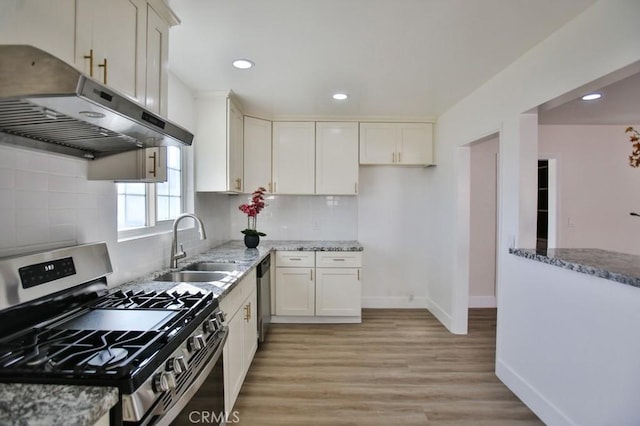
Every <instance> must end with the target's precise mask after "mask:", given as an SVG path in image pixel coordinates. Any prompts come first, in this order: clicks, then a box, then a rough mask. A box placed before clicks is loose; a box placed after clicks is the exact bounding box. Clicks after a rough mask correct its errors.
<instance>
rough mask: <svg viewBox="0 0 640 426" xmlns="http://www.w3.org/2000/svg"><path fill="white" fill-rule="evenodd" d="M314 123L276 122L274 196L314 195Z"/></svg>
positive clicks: (274, 137)
mask: <svg viewBox="0 0 640 426" xmlns="http://www.w3.org/2000/svg"><path fill="white" fill-rule="evenodd" d="M315 136H316V133H315V123H314V122H284V121H281V122H274V123H273V191H272V192H273V193H275V194H313V193H314V192H315Z"/></svg>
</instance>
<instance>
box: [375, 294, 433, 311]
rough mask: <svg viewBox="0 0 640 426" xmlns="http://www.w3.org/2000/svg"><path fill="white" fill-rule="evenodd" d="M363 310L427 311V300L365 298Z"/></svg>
mask: <svg viewBox="0 0 640 426" xmlns="http://www.w3.org/2000/svg"><path fill="white" fill-rule="evenodd" d="M362 307H363V308H373V309H425V308H426V307H427V299H426V298H425V297H414V298H413V300H409V298H408V297H363V298H362Z"/></svg>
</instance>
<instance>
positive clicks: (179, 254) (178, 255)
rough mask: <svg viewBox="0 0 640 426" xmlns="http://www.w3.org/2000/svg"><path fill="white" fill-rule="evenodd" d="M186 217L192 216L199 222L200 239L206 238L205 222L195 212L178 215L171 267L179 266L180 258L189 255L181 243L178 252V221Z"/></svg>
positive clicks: (174, 224)
mask: <svg viewBox="0 0 640 426" xmlns="http://www.w3.org/2000/svg"><path fill="white" fill-rule="evenodd" d="M185 217H191V218H193V220H195V221H196V222H197V223H198V228H199V229H198V232H200V239H201V240H206V239H207V234H206V232H204V224H203V223H202V221H201V220H200V219H199V218H198V217H197V216H196V215H194V214H193V213H183V214H181V215H180V216H178V217H176V218H175V220H174V221H173V241H172V242H171V259H170V260H169V267H170V268H177V267H178V260H179V259H183V258H185V257H187V253H185V251H184V247H182V244H180V252H178V223H180V221H181V220H182V219H184V218H185Z"/></svg>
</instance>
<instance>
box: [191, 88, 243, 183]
mask: <svg viewBox="0 0 640 426" xmlns="http://www.w3.org/2000/svg"><path fill="white" fill-rule="evenodd" d="M242 134H243V123H242V112H241V111H240V109H239V108H238V106H237V105H236V104H235V103H234V101H233V99H232V98H231V93H229V92H222V93H220V92H216V93H205V94H202V95H200V96H198V97H196V131H195V141H194V143H193V147H194V163H195V182H196V191H205V192H231V193H239V192H242V190H243V182H242V181H243V173H242V170H243V168H244V165H243V163H244V160H243V140H242V139H243V138H242Z"/></svg>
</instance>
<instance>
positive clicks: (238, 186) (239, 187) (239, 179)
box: [236, 178, 242, 191]
mask: <svg viewBox="0 0 640 426" xmlns="http://www.w3.org/2000/svg"><path fill="white" fill-rule="evenodd" d="M236 189H237V190H238V191H240V190H242V178H237V179H236Z"/></svg>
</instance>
